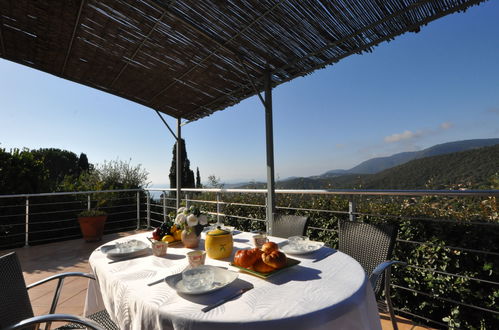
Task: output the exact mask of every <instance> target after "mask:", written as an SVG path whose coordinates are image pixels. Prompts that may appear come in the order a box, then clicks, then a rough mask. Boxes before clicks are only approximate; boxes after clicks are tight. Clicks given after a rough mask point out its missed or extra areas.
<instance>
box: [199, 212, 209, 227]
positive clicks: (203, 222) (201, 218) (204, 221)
mask: <svg viewBox="0 0 499 330" xmlns="http://www.w3.org/2000/svg"><path fill="white" fill-rule="evenodd" d="M199 224H200V225H203V226H206V225H207V224H208V217H207V216H206V215H205V214H201V215H200V216H199Z"/></svg>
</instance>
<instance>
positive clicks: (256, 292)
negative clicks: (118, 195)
mask: <svg viewBox="0 0 499 330" xmlns="http://www.w3.org/2000/svg"><path fill="white" fill-rule="evenodd" d="M203 235H204V234H203ZM252 235H253V234H251V233H247V232H237V231H235V232H234V236H233V239H234V249H233V252H232V256H231V257H230V258H227V259H224V260H215V259H211V258H208V257H207V258H206V264H207V265H213V266H218V267H222V268H224V269H227V270H228V271H234V272H238V274H237V275H238V277H237V279H236V280H235V281H234V282H232V283H230V284H229V285H227V286H225V287H223V288H221V289H219V290H216V291H213V292H209V293H206V294H200V295H189V294H182V293H178V292H177V291H176V290H175V288H172V287H170V286H169V285H168V283H166V282H165V281H162V279H164V278H166V277H167V276H169V275H174V274H179V273H181V272H182V271H183V270H184V269H186V267H187V266H188V261H187V258H186V253H187V252H189V251H192V249H187V248H184V247H183V245H182V244H181V243H179V244H176V245H175V244H173V245H172V246H169V247H168V249H167V254H166V255H164V256H159V257H158V256H154V255H153V254H152V252H151V251H148V252H146V253H145V254H144V255H141V256H139V257H135V258H130V259H126V258H125V259H121V260H120V259H119V260H113V259H110V258H109V257H108V256H107V254H106V247H110V246H111V247H112V245H113V244H115V243H117V242H126V241H129V240H131V239H135V240H139V241H143V242H146V243H147V244H150V243H149V241H148V239H147V237H150V236H151V233H150V232H149V233H140V234H137V235H133V236H127V237H124V238H120V239H118V240H116V241H113V242H109V243H106V244H105V245H103V246H101V247H99V248H97V249H96V250H95V251H94V252H93V253H92V254H91V255H90V258H89V263H90V266H91V268H92V271H93V273H94V275H95V276H96V278H97V281H89V286H88V290H87V297H86V302H85V315H89V314H92V313H93V312H96V311H100V310H103V309H104V308H105V309H106V310H107V312H108V313H109V315H110V317H111V319H112V320H113V321H114V322H115V323H116V324H117V325H118V326H119V327H120V328H121V329H217V330H220V329H231V330H232V329H245V330H249V329H259V330H264V329H272V330H277V329H381V325H380V318H379V314H378V310H377V305H376V301H375V297H374V293H373V290H372V288H371V285H370V284H369V281H368V279H367V276H366V273H365V271H364V269H363V268H362V266H361V265H360V264H359V263H358V262H357V261H355V260H354V259H353V258H351V257H350V256H348V255H347V254H344V253H342V252H340V251H336V250H334V249H331V248H328V247H326V246H323V247H321V248H320V249H318V250H316V251H314V252H312V253H309V254H304V255H288V257H290V258H292V259H295V260H298V261H299V264H297V265H294V266H292V267H288V268H286V269H284V270H282V271H280V272H278V273H276V274H275V275H273V276H270V277H268V278H266V279H264V278H260V277H257V276H255V275H252V274H249V273H246V272H242V271H240V270H239V269H238V268H236V267H233V266H231V265H230V262H231V260H232V257H233V256H234V253H235V251H237V250H239V249H248V248H252V247H253V246H252ZM269 239H270V241H273V242H276V243H278V244H279V243H281V244H282V243H283V242H285V241H286V240H285V239H283V238H277V237H269ZM198 249H200V250H203V249H204V239H203V238H201V241H200V244H199V247H198ZM151 283H156V284H153V285H148V284H151ZM251 286H252V287H253V288H252V289H251V290H248V291H247V292H245V293H244V294H242V295H240V296H237V297H235V298H234V299H232V300H229V301H227V302H225V303H224V304H222V305H220V306H218V307H216V308H213V309H211V310H210V311H208V312H203V311H202V309H203V308H204V307H206V306H209V305H212V304H214V303H216V302H218V301H219V300H220V299H222V298H227V297H230V296H234V294H236V293H237V292H238V291H240V290H241V289H242V288H248V287H251Z"/></svg>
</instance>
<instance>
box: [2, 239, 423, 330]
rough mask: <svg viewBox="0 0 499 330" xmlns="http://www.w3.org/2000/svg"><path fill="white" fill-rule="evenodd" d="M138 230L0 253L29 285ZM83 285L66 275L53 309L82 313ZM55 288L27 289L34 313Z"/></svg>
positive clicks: (84, 262) (82, 264)
mask: <svg viewBox="0 0 499 330" xmlns="http://www.w3.org/2000/svg"><path fill="white" fill-rule="evenodd" d="M139 232H143V231H129V232H123V233H116V234H109V235H105V236H104V237H103V238H102V241H100V242H92V243H88V242H85V241H84V240H83V239H75V240H69V241H62V242H55V243H48V244H42V245H36V246H32V247H23V248H18V249H12V250H6V251H2V252H0V254H4V253H7V252H10V251H15V252H16V253H17V255H18V256H19V259H20V261H21V266H22V268H23V274H24V279H25V281H26V284H31V283H34V282H36V281H39V280H41V279H44V278H46V277H49V276H52V275H55V274H58V273H63V272H91V270H90V266H89V264H88V258H89V256H90V254H91V253H92V251H93V250H95V249H96V248H97V247H98V246H100V245H102V244H104V243H106V242H109V241H112V240H115V239H117V238H120V237H125V236H129V235H134V234H137V233H139ZM87 285H88V279H86V278H67V279H66V280H65V281H64V285H63V289H62V292H61V296H60V298H59V304H58V305H57V309H56V312H57V313H65V314H73V315H79V316H82V315H83V306H84V304H85V297H86V292H87ZM55 287H56V281H53V282H49V283H45V284H42V285H40V286H38V287H35V288H33V289H30V290H29V296H30V299H31V303H32V306H33V312H34V313H35V315H42V314H46V313H48V312H49V310H50V304H51V302H52V298H53V294H54V290H55ZM380 317H381V325H382V328H383V329H384V330H385V329H386V330H388V329H392V324H391V321H390V318H389V317H388V316H387V315H386V314H380ZM397 323H398V327H399V329H400V330H422V329H431V328H427V327H421V326H415V325H414V324H413V323H412V321H411V320H407V319H404V318H397ZM54 327H55V324H54Z"/></svg>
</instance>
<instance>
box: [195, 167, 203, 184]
mask: <svg viewBox="0 0 499 330" xmlns="http://www.w3.org/2000/svg"><path fill="white" fill-rule="evenodd" d="M196 188H198V189H200V188H203V185H202V184H201V175H199V167H196Z"/></svg>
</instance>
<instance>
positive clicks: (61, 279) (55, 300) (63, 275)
mask: <svg viewBox="0 0 499 330" xmlns="http://www.w3.org/2000/svg"><path fill="white" fill-rule="evenodd" d="M70 276H77V277H86V278H89V279H92V280H95V276H94V275H92V274H88V273H80V272H68V273H61V274H56V275H53V276H50V277H47V278H46V279H43V280H41V281H38V282H35V283H33V284H30V285H28V286H27V287H26V289H28V290H29V289H31V288H34V287H35V286H38V285H40V284H43V283H47V282H49V281H52V280H58V281H57V287H56V289H55V293H54V298H53V299H52V305H51V306H50V311H49V314H54V313H55V308H56V307H57V303H58V302H59V296H60V295H61V290H62V284H63V283H64V279H65V278H66V277H70Z"/></svg>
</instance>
